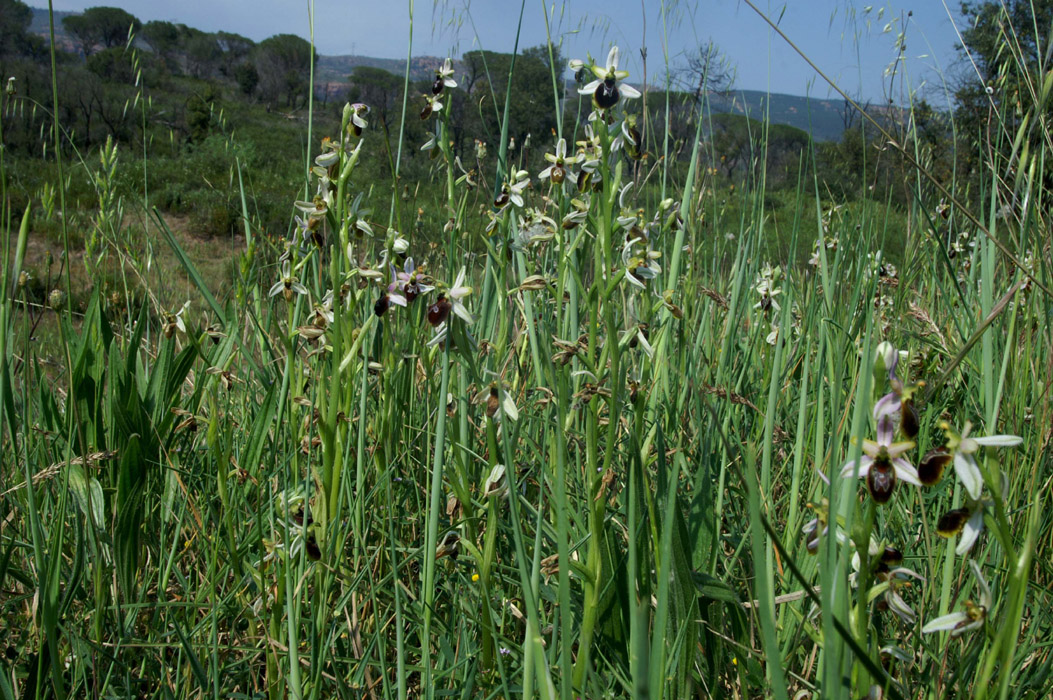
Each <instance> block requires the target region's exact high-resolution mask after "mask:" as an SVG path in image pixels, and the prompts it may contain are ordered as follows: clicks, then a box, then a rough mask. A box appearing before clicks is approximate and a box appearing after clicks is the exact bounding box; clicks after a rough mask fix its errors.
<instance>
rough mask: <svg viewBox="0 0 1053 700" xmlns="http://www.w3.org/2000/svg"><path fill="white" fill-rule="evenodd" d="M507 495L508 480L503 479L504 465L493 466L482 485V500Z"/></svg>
mask: <svg viewBox="0 0 1053 700" xmlns="http://www.w3.org/2000/svg"><path fill="white" fill-rule="evenodd" d="M506 495H508V479H506V478H505V465H503V464H495V465H494V466H493V469H491V470H490V474H489V475H488V476H487V477H486V482H485V483H483V498H490V497H491V496H499V497H503V496H506Z"/></svg>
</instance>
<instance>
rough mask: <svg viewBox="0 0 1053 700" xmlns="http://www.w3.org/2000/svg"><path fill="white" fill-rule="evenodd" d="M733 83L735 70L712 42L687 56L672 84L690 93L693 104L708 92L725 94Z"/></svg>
mask: <svg viewBox="0 0 1053 700" xmlns="http://www.w3.org/2000/svg"><path fill="white" fill-rule="evenodd" d="M734 82H735V70H734V68H733V67H732V66H731V62H730V61H729V60H728V57H727V56H725V55H724V54H723V53H722V52H721V51H720V49H719V48H717V45H716V44H714V43H713V42H712V41H710V42H709V43H707V44H703V45H701V46H699V47H698V48H697V49H695V51H694V52H693V53H690V54H688V55H687V59H686V61H685V62H684V65H683V66H682V67H681V68H680V69H679V70H677V71H676V73H675V76H674V84H675V85H676V86H677V87H679V88H680V89H681V90H683V91H684V92H689V93H691V94H692V95H693V96H694V98H695V102H698V101H699V100H701V99H702V97H703V95H705V94H706V93H709V92H727V91H728V90H730V89H731V86H732V84H733V83H734Z"/></svg>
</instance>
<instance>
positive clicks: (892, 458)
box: [841, 415, 921, 504]
mask: <svg viewBox="0 0 1053 700" xmlns="http://www.w3.org/2000/svg"><path fill="white" fill-rule="evenodd" d="M894 436H895V430H894V427H893V423H892V418H891V417H890V416H887V415H885V416H882V417H881V418H880V419H879V420H878V424H877V442H874V441H872V440H864V441H863V455H862V456H861V457H860V458H859V460H858V461H856V460H851V459H850V460H848V461H847V462H846V463H845V465H844V466H843V467H841V478H845V477H849V476H852V475H853V474H856V475H857V476H858V478H860V479H866V482H867V490H868V491H870V497H871V498H873V499H874V501H875V502H876V503H879V504H884V503H888V501H889V499H890V498H892V492H893V490H894V489H895V488H896V480H897V479H901V480H903V481H905V482H907V483H908V484H912V485H914V486H921V481H919V480H918V472H917V470H916V469H915V468H914V465H912V464H911V463H910V461H908V460H907V459H905V458H904V457H902V456H901V455H903V454H904V453H905V452H907V451H908V450H911V449H913V448H914V443H913V442H912V441H908V442H892V438H893V437H894Z"/></svg>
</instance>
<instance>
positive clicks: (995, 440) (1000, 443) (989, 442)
mask: <svg viewBox="0 0 1053 700" xmlns="http://www.w3.org/2000/svg"><path fill="white" fill-rule="evenodd" d="M972 428H973V424H972V423H971V422H969V421H966V422H965V428H964V429H963V430H962V434H961V435H958V434H957V433H955V432H954V431H953V430H952V429H951V426H950V424H949V423H948V422H947V421H942V422H941V423H940V429H941V430H943V431H944V432H946V433H947V450H948V451H949V452H950V453H951V454H952V455H954V471H955V472H956V473H957V474H958V479H959V480H960V481H961V482H962V486H964V487H965V490H966V492H967V493H968V494H969V498H971V499H973V500H974V501H978V500H980V491H981V490H982V489H983V485H984V478H983V474H982V473H981V472H980V466H979V465H978V464H977V462H976V457H975V456H974V455H975V454H976V453H977V452H978V451H979V450H980V448H981V447H1015V446H1016V445H1019V444H1020V443H1021V442H1023V441H1024V440H1023V438H1021V437H1018V436H1016V435H988V436H987V437H970V436H969V433H970V432H971V431H972Z"/></svg>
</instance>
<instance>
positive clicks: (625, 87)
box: [618, 83, 640, 100]
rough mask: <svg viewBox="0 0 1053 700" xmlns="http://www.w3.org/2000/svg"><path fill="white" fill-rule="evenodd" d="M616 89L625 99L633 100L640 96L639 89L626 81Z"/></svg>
mask: <svg viewBox="0 0 1053 700" xmlns="http://www.w3.org/2000/svg"><path fill="white" fill-rule="evenodd" d="M618 91H619V92H620V93H621V94H622V97H624V98H625V99H627V100H635V99H636V98H638V97H639V96H640V91H639V90H637V89H636V88H634V87H633V86H632V85H629V84H628V83H622V84H621V85H619V86H618Z"/></svg>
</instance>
